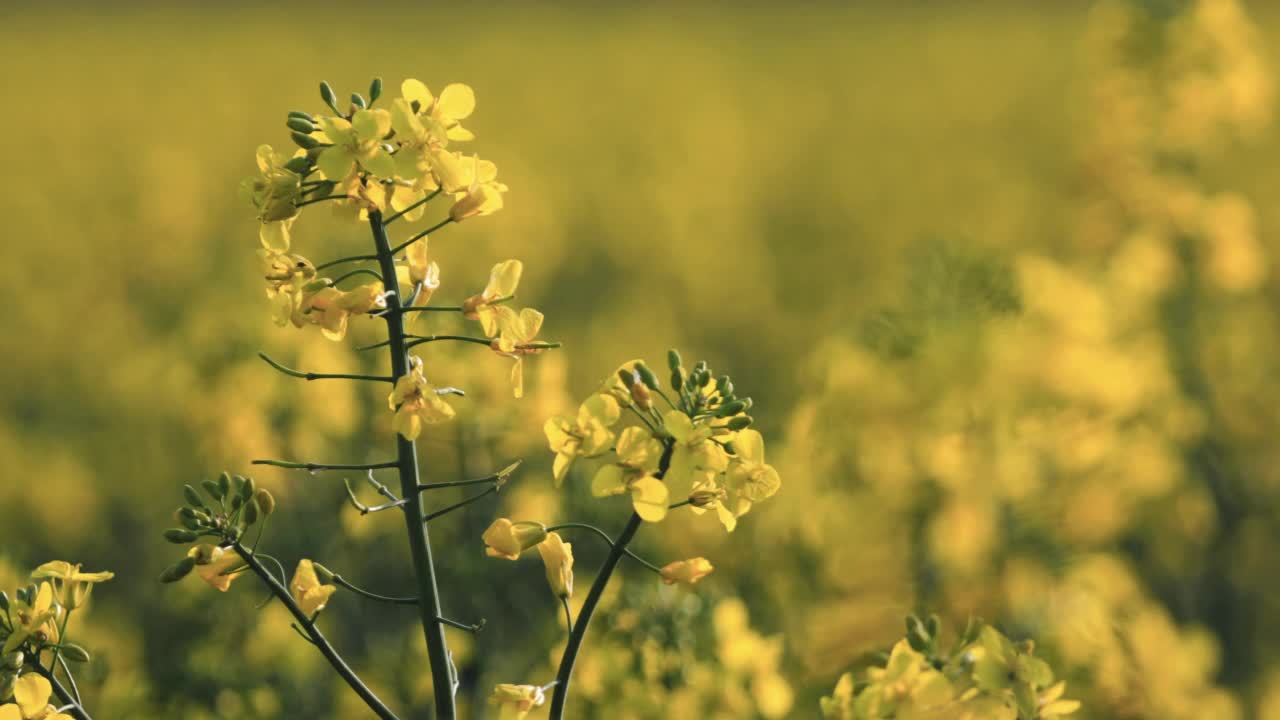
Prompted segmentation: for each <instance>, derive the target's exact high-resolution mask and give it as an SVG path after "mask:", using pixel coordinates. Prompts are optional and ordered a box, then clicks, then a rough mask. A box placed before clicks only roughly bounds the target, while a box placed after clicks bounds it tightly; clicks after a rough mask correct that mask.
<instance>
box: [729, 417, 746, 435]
mask: <svg viewBox="0 0 1280 720" xmlns="http://www.w3.org/2000/svg"><path fill="white" fill-rule="evenodd" d="M751 422H752V421H751V416H750V415H738V416H737V417H731V418H729V429H730V430H734V431H737V430H746V429H747V428H749V427H751Z"/></svg>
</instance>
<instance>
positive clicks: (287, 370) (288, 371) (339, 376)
mask: <svg viewBox="0 0 1280 720" xmlns="http://www.w3.org/2000/svg"><path fill="white" fill-rule="evenodd" d="M392 297H394V296H392ZM258 357H260V358H262V359H263V360H265V361H266V362H267V364H268V365H270V366H271V367H273V368H275V369H277V370H279V371H280V372H282V373H284V374H285V375H288V376H290V377H296V378H302V379H303V380H372V381H374V382H395V378H393V377H388V376H386V375H348V374H344V373H313V372H302V371H301V370H294V369H293V368H291V367H285V366H284V365H281V364H280V363H278V362H276V361H275V360H272V359H271V358H270V357H268V356H267V354H266V353H258Z"/></svg>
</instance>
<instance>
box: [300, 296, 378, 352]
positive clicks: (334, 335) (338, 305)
mask: <svg viewBox="0 0 1280 720" xmlns="http://www.w3.org/2000/svg"><path fill="white" fill-rule="evenodd" d="M386 307H387V301H386V297H385V294H384V292H383V287H382V283H380V282H373V283H369V284H368V285H361V286H360V287H358V288H355V289H354V290H349V291H343V290H339V289H338V288H335V287H333V286H326V287H323V288H321V289H320V290H318V291H316V292H314V293H311V294H309V295H304V297H303V298H302V301H301V312H302V313H303V315H304V316H305V317H306V318H307V320H308V321H309V322H311V323H313V324H315V325H319V326H320V332H321V334H322V335H324V336H325V337H327V338H329V339H330V340H341V339H342V338H344V337H346V335H347V325H348V320H349V319H350V318H351V316H352V315H365V314H367V313H369V312H371V311H373V310H383V309H385V308H386Z"/></svg>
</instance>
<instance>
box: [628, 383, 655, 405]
mask: <svg viewBox="0 0 1280 720" xmlns="http://www.w3.org/2000/svg"><path fill="white" fill-rule="evenodd" d="M631 399H632V400H634V401H635V403H636V405H639V406H640V408H641V409H642V410H648V409H649V408H651V407H653V396H652V395H650V394H649V388H647V387H645V386H644V383H636V384H635V385H632V386H631Z"/></svg>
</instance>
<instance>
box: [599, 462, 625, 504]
mask: <svg viewBox="0 0 1280 720" xmlns="http://www.w3.org/2000/svg"><path fill="white" fill-rule="evenodd" d="M626 491H627V483H626V478H625V475H624V473H623V470H622V468H620V467H618V466H617V465H605V466H604V467H602V468H600V469H599V470H597V471H596V476H595V477H594V478H592V479H591V494H592V495H593V496H595V497H608V496H610V495H621V494H622V493H624V492H626Z"/></svg>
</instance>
